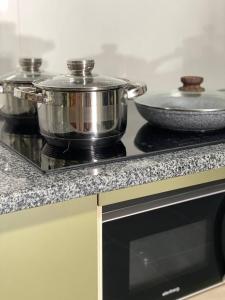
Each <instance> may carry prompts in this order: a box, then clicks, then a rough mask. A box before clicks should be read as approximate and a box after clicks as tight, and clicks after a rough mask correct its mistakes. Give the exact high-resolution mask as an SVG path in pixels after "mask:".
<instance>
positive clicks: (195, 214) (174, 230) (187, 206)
mask: <svg viewBox="0 0 225 300" xmlns="http://www.w3.org/2000/svg"><path fill="white" fill-rule="evenodd" d="M102 237H103V259H102V260H103V300H164V299H165V300H172V299H185V298H187V297H188V296H190V295H193V294H195V293H198V292H199V291H202V290H205V289H208V288H209V287H212V286H215V285H219V284H222V283H223V278H224V274H225V183H224V182H222V183H221V182H220V183H217V184H211V185H209V184H208V185H204V186H199V187H195V188H194V187H193V188H191V189H190V188H189V189H185V190H180V191H176V192H172V193H169V194H168V193H167V194H162V195H159V196H151V197H150V196H149V197H144V198H140V199H135V200H131V201H128V202H125V203H122V204H116V205H115V204H114V205H110V206H108V207H107V206H106V208H105V209H104V210H103V233H102Z"/></svg>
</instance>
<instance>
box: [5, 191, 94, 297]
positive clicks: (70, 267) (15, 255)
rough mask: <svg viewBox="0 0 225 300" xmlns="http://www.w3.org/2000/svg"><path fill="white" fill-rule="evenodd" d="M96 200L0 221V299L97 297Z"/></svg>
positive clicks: (56, 205) (18, 213)
mask: <svg viewBox="0 0 225 300" xmlns="http://www.w3.org/2000/svg"><path fill="white" fill-rule="evenodd" d="M97 213H98V212H97V197H96V196H89V197H85V198H79V199H75V200H71V201H66V202H63V203H59V204H54V205H47V206H43V207H39V208H35V209H27V210H24V211H21V212H16V213H11V214H8V215H7V214H6V215H1V216H0V299H4V300H31V299H32V300H40V299H41V300H72V299H73V300H74V299H80V300H84V299H91V300H97V298H98V286H97V285H98V283H97V281H98V280H97V279H98V276H97V274H98V262H97V256H98V250H97V248H98V246H97V244H98V238H97V231H98V218H97Z"/></svg>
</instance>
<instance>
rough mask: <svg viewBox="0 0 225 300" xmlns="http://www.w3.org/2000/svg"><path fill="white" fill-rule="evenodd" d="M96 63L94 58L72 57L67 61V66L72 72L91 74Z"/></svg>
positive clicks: (83, 74)
mask: <svg viewBox="0 0 225 300" xmlns="http://www.w3.org/2000/svg"><path fill="white" fill-rule="evenodd" d="M94 65H95V61H94V59H70V60H68V61H67V67H68V69H69V70H70V71H71V74H73V75H77V76H85V75H91V71H92V70H93V69H94Z"/></svg>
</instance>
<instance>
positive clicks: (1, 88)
mask: <svg viewBox="0 0 225 300" xmlns="http://www.w3.org/2000/svg"><path fill="white" fill-rule="evenodd" d="M19 63H20V69H19V70H18V71H15V72H13V73H11V74H6V75H4V76H1V78H0V93H1V98H0V100H1V103H0V113H1V115H2V116H3V117H5V118H9V119H11V120H12V121H15V122H16V121H18V120H19V121H20V122H21V123H22V122H23V121H26V123H27V120H33V121H34V120H36V121H37V108H36V104H35V103H32V102H29V101H27V100H22V99H18V98H16V97H14V95H13V93H14V88H15V87H20V86H27V87H29V86H30V87H31V86H32V82H33V81H34V80H36V79H40V78H42V79H45V78H46V77H47V76H46V75H45V74H43V73H41V72H40V70H39V68H40V66H41V63H42V60H41V59H40V58H21V59H20V61H19ZM2 95H3V97H2Z"/></svg>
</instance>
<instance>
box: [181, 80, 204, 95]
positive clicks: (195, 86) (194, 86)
mask: <svg viewBox="0 0 225 300" xmlns="http://www.w3.org/2000/svg"><path fill="white" fill-rule="evenodd" d="M180 80H181V82H182V83H183V86H182V87H180V88H179V90H180V91H183V92H204V91H205V89H204V88H203V87H201V84H202V83H203V80H204V78H203V77H200V76H183V77H181V79H180Z"/></svg>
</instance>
